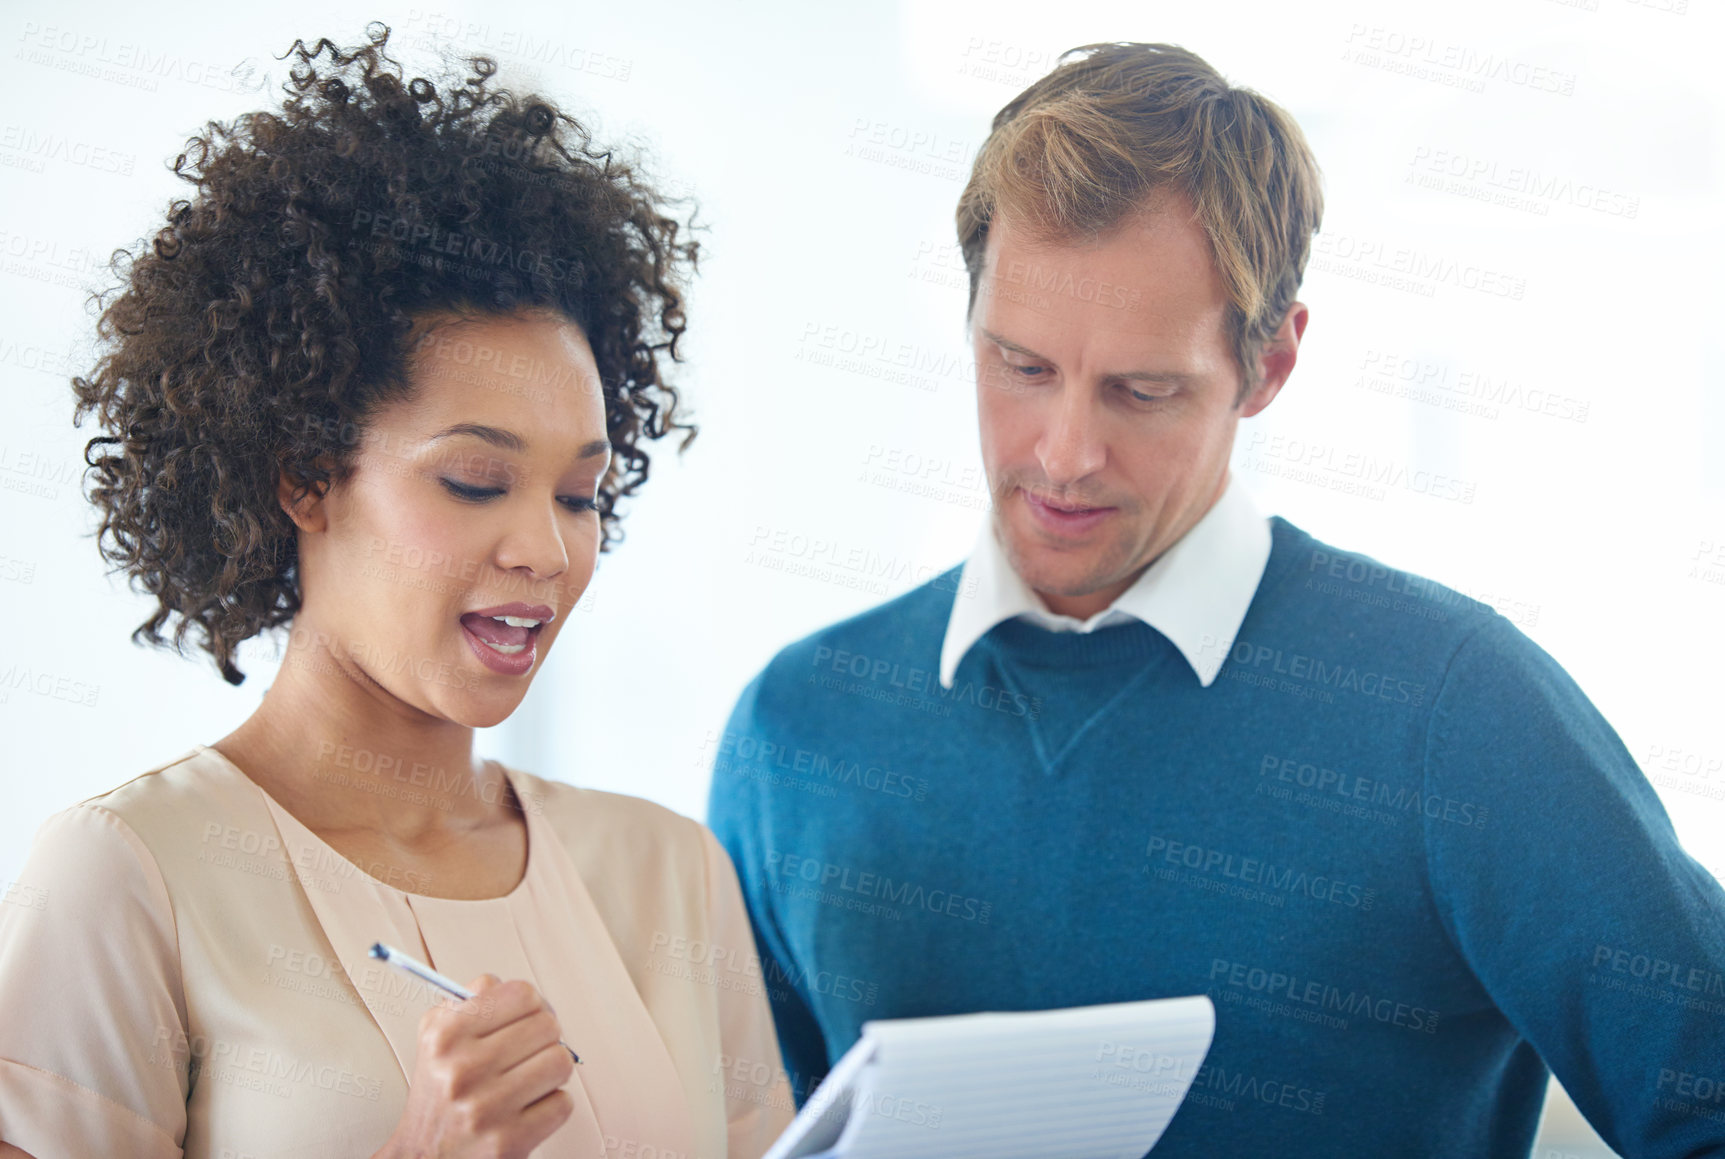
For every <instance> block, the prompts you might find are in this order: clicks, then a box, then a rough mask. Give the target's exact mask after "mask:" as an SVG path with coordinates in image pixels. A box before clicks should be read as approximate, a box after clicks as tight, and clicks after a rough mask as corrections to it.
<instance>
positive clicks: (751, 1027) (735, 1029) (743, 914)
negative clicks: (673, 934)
mask: <svg viewBox="0 0 1725 1159" xmlns="http://www.w3.org/2000/svg"><path fill="white" fill-rule="evenodd" d="M701 844H702V847H703V849H704V850H705V852H706V860H707V910H708V914H709V921H710V923H711V924H710V926H709V928H710V929H711V931H712V939H713V945H714V947H715V952H718V950H719V949H721V948H722V950H723V951H724V952H725V953H727V954H730V955H734V956H737V957H744V958H746V959H747V960H749V961H752V962H755V963H757V966H756V968H755V969H753V970H748V971H743V972H741V976H743V977H747V978H751V979H753V980H754V981H755V982H756V983H760V982H761V974H760V969H759V966H758V962H759V957H758V955H757V954H756V951H755V937H754V932H753V930H752V929H751V928H750V926H749V915H748V912H747V911H746V910H745V909H744V908H743V891H742V888H741V887H740V886H739V885H738V884H737V871H736V869H735V868H734V867H733V866H732V865H731V859H730V857H729V855H727V854H726V853H725V850H724V849H723V847H721V846H720V845H719V842H718V840H717V839H716V838H714V836H713V834H712V831H711V830H709V829H708V828H707V827H706V826H705V825H703V826H701ZM718 999H719V1039H720V1048H719V1049H720V1054H721V1055H722V1056H723V1062H724V1063H725V1118H726V1121H727V1123H728V1125H729V1132H728V1138H729V1147H728V1149H727V1151H726V1154H727V1156H728V1157H729V1159H760V1156H761V1155H763V1154H764V1153H765V1152H766V1150H767V1148H769V1147H771V1146H772V1145H773V1141H774V1140H775V1139H777V1138H778V1137H779V1135H780V1134H781V1133H782V1132H783V1131H784V1129H785V1128H786V1127H788V1126H789V1125H790V1122H791V1118H792V1115H793V1114H794V1111H795V1106H796V1104H795V1103H793V1102H792V1101H791V1087H790V1082H789V1081H788V1079H787V1077H786V1075H785V1071H784V1068H783V1067H782V1066H781V1065H780V1061H779V1043H778V1038H777V1036H776V1035H775V1034H774V1033H773V1012H772V1010H771V1008H770V1007H769V1006H768V1005H767V993H766V987H765V985H764V984H757V985H752V986H738V987H731V988H723V989H721V990H720V991H719V995H718Z"/></svg>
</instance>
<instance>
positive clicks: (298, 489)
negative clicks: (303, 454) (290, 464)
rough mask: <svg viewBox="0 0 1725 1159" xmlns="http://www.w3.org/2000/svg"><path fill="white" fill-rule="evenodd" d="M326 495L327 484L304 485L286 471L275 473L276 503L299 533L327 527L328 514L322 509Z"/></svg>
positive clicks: (327, 491)
mask: <svg viewBox="0 0 1725 1159" xmlns="http://www.w3.org/2000/svg"><path fill="white" fill-rule="evenodd" d="M319 462H320V463H322V460H319ZM326 469H327V468H326ZM328 494H329V484H328V483H327V482H321V483H306V482H304V481H302V480H300V479H298V478H295V477H294V476H292V475H290V474H288V473H287V472H286V471H283V470H278V471H277V472H276V501H277V502H278V503H280V504H281V506H282V510H283V511H285V512H287V516H288V518H289V519H291V520H293V521H294V526H295V527H298V528H299V529H300V530H301V531H322V530H324V528H325V527H327V526H328V525H329V514H328V512H327V511H326V510H325V509H324V498H325V496H327V495H328Z"/></svg>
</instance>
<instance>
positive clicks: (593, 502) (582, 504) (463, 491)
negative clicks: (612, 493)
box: [440, 479, 599, 511]
mask: <svg viewBox="0 0 1725 1159" xmlns="http://www.w3.org/2000/svg"><path fill="white" fill-rule="evenodd" d="M440 482H441V483H442V484H443V486H444V489H445V490H447V491H448V492H449V493H450V494H451V495H453V496H455V497H456V498H457V499H461V500H465V501H466V502H468V503H484V502H485V501H486V500H488V499H495V498H496V497H497V496H499V495H501V494H503V493H504V489H503V488H502V487H474V486H472V485H470V484H467V483H457V482H456V481H455V480H454V479H442V480H440ZM558 498H559V499H560V500H561V501H562V502H563V504H564V505H565V506H567V507H568V508H569V510H571V511H597V510H599V501H598V500H597V499H588V498H586V497H584V496H581V495H561V496H558Z"/></svg>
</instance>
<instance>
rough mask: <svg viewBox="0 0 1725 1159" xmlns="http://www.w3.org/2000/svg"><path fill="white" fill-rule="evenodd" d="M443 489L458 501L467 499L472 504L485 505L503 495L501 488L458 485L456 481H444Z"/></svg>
mask: <svg viewBox="0 0 1725 1159" xmlns="http://www.w3.org/2000/svg"><path fill="white" fill-rule="evenodd" d="M442 483H443V487H444V489H445V490H446V491H448V492H449V493H450V494H451V495H453V496H455V497H456V498H457V499H465V500H467V501H468V502H470V503H483V502H485V500H487V499H491V498H495V497H496V496H498V495H501V494H503V489H502V488H500V487H470V486H468V485H467V484H466V483H457V482H456V481H455V480H454V479H444V480H442Z"/></svg>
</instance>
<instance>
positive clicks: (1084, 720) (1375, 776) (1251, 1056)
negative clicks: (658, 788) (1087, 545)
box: [709, 518, 1725, 1159]
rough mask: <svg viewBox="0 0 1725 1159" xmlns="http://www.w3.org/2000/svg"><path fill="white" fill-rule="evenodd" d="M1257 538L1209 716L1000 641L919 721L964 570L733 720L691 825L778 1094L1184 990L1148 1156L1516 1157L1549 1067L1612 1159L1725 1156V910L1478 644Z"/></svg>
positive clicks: (1463, 616)
mask: <svg viewBox="0 0 1725 1159" xmlns="http://www.w3.org/2000/svg"><path fill="white" fill-rule="evenodd" d="M1272 528H1273V547H1272V550H1271V554H1270V560H1269V564H1268V566H1267V568H1266V569H1265V573H1264V577H1263V579H1262V581H1261V582H1260V584H1259V587H1258V590H1257V593H1256V595H1255V597H1254V598H1253V601H1252V604H1251V607H1250V609H1249V611H1248V613H1247V615H1246V619H1245V622H1244V623H1243V624H1242V626H1241V629H1240V633H1239V636H1238V637H1237V639H1236V640H1235V641H1234V642H1233V643H1232V646H1231V647H1229V648H1228V658H1227V662H1226V663H1225V664H1224V666H1223V668H1222V670H1221V673H1220V675H1219V676H1218V677H1217V679H1216V680H1215V682H1214V683H1213V684H1212V685H1211V686H1210V687H1208V688H1205V687H1202V686H1201V685H1200V684H1199V682H1198V679H1197V677H1196V675H1195V674H1194V673H1193V671H1192V669H1191V667H1190V666H1189V665H1188V664H1187V663H1186V661H1185V659H1184V658H1183V657H1182V656H1181V655H1180V653H1179V652H1178V651H1177V650H1176V649H1175V648H1174V646H1173V645H1172V644H1171V643H1170V642H1169V641H1168V639H1167V638H1166V637H1164V636H1162V635H1161V634H1160V633H1158V632H1157V631H1155V630H1154V629H1153V628H1150V627H1149V626H1147V625H1145V624H1142V623H1137V622H1134V623H1132V624H1129V625H1122V626H1118V627H1112V628H1106V629H1102V630H1100V631H1097V632H1094V633H1091V634H1088V635H1078V634H1070V633H1055V632H1049V631H1046V630H1044V629H1042V628H1039V627H1036V626H1032V625H1030V624H1029V623H1027V622H1025V621H1019V620H1014V621H1008V622H1006V623H1003V624H1001V625H999V626H997V627H996V628H994V629H993V630H992V631H991V632H989V633H988V634H987V635H986V636H985V637H983V639H982V640H981V641H980V643H979V644H978V645H977V646H976V647H974V648H973V649H972V650H971V651H970V652H969V653H968V654H967V655H966V656H965V659H964V661H963V663H962V664H960V666H959V669H958V673H957V678H956V680H955V681H954V684H953V687H952V688H951V689H950V690H948V689H945V688H943V687H942V686H941V685H940V683H939V680H938V676H937V672H938V668H939V655H940V647H941V641H942V637H943V635H944V632H945V627H946V622H947V618H948V613H949V612H950V610H951V607H952V600H953V598H954V589H955V587H956V582H955V581H956V579H957V573H956V571H954V572H949V573H947V574H945V575H943V576H941V577H938V578H937V579H935V580H934V581H932V582H930V583H928V584H926V585H924V586H922V587H920V588H917V589H916V590H914V591H911V592H909V593H908V594H906V595H904V596H902V597H900V598H898V599H895V600H892V601H891V602H889V603H886V604H884V605H882V606H880V607H877V608H875V609H873V610H871V611H868V612H866V613H864V614H862V615H859V616H857V617H855V618H853V619H850V620H846V621H844V622H843V623H840V624H836V625H834V626H832V627H829V628H826V629H824V630H822V631H819V632H816V633H815V634H814V635H812V636H809V637H808V638H806V639H803V640H800V641H798V642H796V643H794V644H792V645H790V646H788V647H786V648H785V649H784V650H783V651H781V652H780V653H779V654H778V655H777V656H776V657H775V658H774V659H773V661H772V662H771V663H770V664H769V665H768V666H767V668H766V669H765V671H763V672H762V673H761V674H760V675H759V676H758V677H757V678H756V679H755V680H754V681H753V682H752V683H751V684H750V685H749V686H748V688H747V689H746V690H745V691H744V693H743V695H742V697H741V699H740V701H739V702H738V704H737V707H736V710H735V712H734V714H733V715H732V718H731V721H730V723H729V726H728V728H727V731H726V733H725V734H724V736H723V737H722V738H721V741H720V743H719V746H718V752H717V757H716V761H715V767H714V774H713V786H712V799H711V803H710V809H709V823H710V824H711V826H712V827H713V829H714V831H715V832H716V833H717V834H718V835H719V838H720V840H721V841H722V842H723V843H724V845H725V847H726V848H727V849H728V850H729V852H730V855H731V857H732V859H733V860H734V861H735V863H736V867H737V871H738V874H739V876H740V877H741V880H742V883H743V888H744V892H745V894H746V897H747V900H748V905H749V910H750V913H751V915H752V917H753V920H754V923H755V933H756V938H757V941H758V944H759V947H760V950H761V953H762V958H763V969H764V972H765V982H766V986H767V990H768V993H769V994H770V996H771V999H772V1004H773V1012H774V1015H775V1017H776V1019H777V1024H778V1029H779V1035H780V1041H781V1045H782V1048H783V1053H784V1061H785V1065H786V1068H787V1070H788V1071H789V1072H790V1074H791V1078H792V1083H793V1089H794V1090H795V1091H796V1093H797V1097H798V1099H799V1100H801V1099H804V1098H806V1097H807V1095H808V1093H809V1092H810V1091H811V1090H812V1089H813V1086H814V1084H815V1083H816V1082H818V1080H819V1078H820V1077H821V1075H822V1074H823V1073H824V1072H825V1071H826V1069H827V1067H828V1066H829V1065H830V1064H831V1063H832V1062H834V1061H835V1060H836V1059H837V1058H838V1057H839V1055H841V1054H842V1053H843V1052H844V1051H845V1050H846V1049H847V1048H848V1047H849V1046H850V1045H851V1044H852V1042H854V1041H855V1039H856V1038H857V1035H858V1031H859V1028H860V1026H861V1024H862V1023H863V1022H864V1021H866V1020H868V1019H871V1018H896V1017H909V1016H917V1015H932V1014H951V1013H961V1012H968V1011H977V1010H1033V1009H1041V1008H1048V1007H1063V1006H1082V1005H1089V1004H1092V1003H1101V1002H1121V1001H1128V1000H1133V999H1142V998H1161V997H1172V996H1176V995H1183V994H1199V993H1204V994H1209V995H1210V996H1211V997H1212V999H1213V1000H1214V1001H1215V1004H1216V1014H1217V1023H1216V1034H1215V1040H1214V1043H1213V1045H1212V1047H1211V1050H1210V1054H1209V1057H1208V1059H1207V1060H1206V1063H1205V1065H1204V1067H1203V1069H1202V1070H1201V1071H1199V1073H1198V1075H1197V1076H1196V1079H1195V1080H1194V1082H1193V1084H1192V1088H1191V1091H1190V1093H1189V1094H1188V1096H1187V1099H1186V1101H1185V1103H1184V1105H1183V1106H1182V1107H1181V1109H1180V1111H1179V1113H1178V1114H1177V1115H1176V1116H1175V1118H1174V1121H1173V1123H1172V1124H1171V1125H1170V1126H1169V1129H1168V1131H1167V1134H1166V1135H1165V1136H1164V1137H1163V1141H1162V1142H1161V1144H1160V1145H1159V1146H1158V1148H1157V1151H1156V1154H1157V1156H1158V1157H1162V1156H1167V1157H1169V1159H1173V1157H1176V1156H1204V1157H1215V1156H1268V1155H1276V1156H1313V1157H1317V1156H1325V1157H1331V1156H1371V1157H1374V1159H1375V1157H1383V1156H1403V1155H1407V1156H1414V1155H1418V1156H1458V1157H1460V1156H1467V1157H1470V1159H1472V1157H1477V1156H1488V1155H1489V1156H1502V1155H1517V1156H1522V1155H1526V1154H1527V1153H1528V1151H1529V1149H1530V1148H1531V1146H1532V1143H1533V1139H1534V1134H1535V1130H1536V1127H1537V1125H1538V1120H1539V1113H1540V1108H1541V1104H1542V1100H1543V1098H1544V1092H1545V1084H1546V1079H1547V1074H1548V1072H1547V1067H1550V1069H1551V1070H1552V1071H1555V1072H1556V1073H1557V1076H1558V1078H1559V1079H1560V1080H1561V1081H1562V1082H1563V1084H1564V1086H1565V1087H1566V1088H1567V1089H1568V1091H1569V1093H1570V1094H1571V1095H1572V1096H1573V1097H1574V1098H1575V1100H1576V1102H1577V1104H1579V1106H1580V1107H1581V1109H1582V1111H1583V1112H1584V1113H1585V1114H1586V1115H1587V1117H1588V1119H1589V1120H1590V1121H1591V1122H1592V1123H1593V1125H1594V1127H1595V1128H1596V1129H1597V1130H1598V1131H1599V1133H1600V1134H1601V1135H1602V1136H1603V1137H1604V1138H1605V1140H1606V1141H1607V1142H1608V1143H1610V1144H1611V1145H1612V1146H1613V1147H1614V1148H1616V1149H1617V1151H1618V1152H1619V1153H1621V1154H1623V1155H1626V1156H1642V1155H1647V1156H1679V1155H1683V1156H1691V1155H1703V1154H1705V1155H1725V1142H1722V1140H1725V893H1722V892H1721V889H1720V887H1719V885H1718V884H1717V883H1716V882H1715V881H1714V879H1713V878H1712V876H1711V875H1709V874H1708V873H1707V871H1706V870H1705V869H1703V868H1702V867H1701V866H1699V865H1698V864H1697V863H1696V862H1695V861H1693V860H1692V859H1691V858H1689V857H1688V856H1687V855H1686V854H1685V853H1684V852H1683V850H1682V848H1681V847H1680V846H1679V845H1678V842H1677V838H1676V836H1675V835H1674V833H1673V831H1672V828H1671V824H1670V822H1669V820H1668V819H1667V817H1666V814H1665V812H1664V810H1663V809H1662V808H1661V806H1660V803H1659V800H1658V799H1657V797H1656V796H1655V795H1654V793H1653V790H1652V789H1651V788H1650V787H1649V785H1648V783H1647V781H1646V779H1645V778H1644V777H1643V776H1642V774H1641V772H1640V771H1639V770H1638V769H1637V767H1636V764H1635V761H1634V760H1633V759H1632V758H1631V756H1630V754H1629V753H1628V752H1627V751H1626V750H1625V749H1624V746H1623V744H1622V742H1621V741H1620V740H1619V739H1618V737H1617V735H1616V734H1615V733H1614V732H1613V731H1612V729H1611V727H1610V726H1609V725H1608V724H1607V723H1606V722H1605V720H1604V719H1602V718H1601V716H1600V715H1599V713H1598V712H1597V711H1596V710H1595V709H1594V707H1593V706H1592V705H1591V704H1590V703H1589V702H1588V700H1587V698H1586V697H1585V696H1584V695H1583V694H1582V693H1581V691H1580V690H1579V689H1578V688H1577V687H1576V685H1575V683H1574V682H1573V681H1572V680H1571V679H1570V678H1569V677H1568V675H1567V674H1565V672H1564V671H1563V669H1562V668H1560V667H1559V666H1558V665H1557V663H1556V662H1555V661H1553V660H1552V659H1551V657H1550V656H1548V655H1547V654H1546V653H1545V652H1544V651H1542V650H1541V649H1540V648H1539V647H1538V646H1537V645H1535V644H1533V643H1532V642H1531V641H1529V640H1528V639H1527V638H1526V637H1525V636H1523V635H1522V634H1521V633H1520V632H1519V631H1518V630H1517V629H1516V628H1515V627H1514V626H1513V625H1511V624H1510V623H1509V622H1508V621H1507V620H1505V619H1504V618H1503V617H1501V616H1499V615H1498V614H1497V613H1496V612H1494V611H1492V610H1491V609H1489V608H1487V607H1485V606H1484V605H1482V604H1479V603H1476V602H1474V601H1472V600H1469V599H1467V598H1465V597H1463V596H1460V595H1458V594H1457V593H1455V592H1453V591H1451V590H1450V589H1448V588H1445V587H1442V586H1440V585H1437V584H1434V583H1431V582H1430V581H1427V580H1423V579H1420V578H1418V577H1416V576H1412V575H1408V574H1406V573H1404V572H1400V571H1396V570H1394V569H1390V568H1386V567H1384V566H1383V565H1380V564H1378V563H1376V562H1375V561H1373V560H1371V559H1369V558H1367V557H1364V556H1359V555H1353V554H1350V553H1347V552H1343V551H1340V550H1338V549H1335V548H1332V547H1329V546H1327V545H1325V544H1323V543H1320V542H1318V541H1317V540H1315V539H1313V538H1312V537H1311V536H1309V535H1307V534H1306V533H1305V532H1303V531H1301V530H1299V529H1298V528H1296V527H1294V526H1293V525H1292V524H1290V523H1288V522H1287V521H1286V520H1283V519H1280V518H1277V519H1274V520H1273V521H1272ZM1221 646H1223V645H1220V644H1218V645H1217V647H1221Z"/></svg>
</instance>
